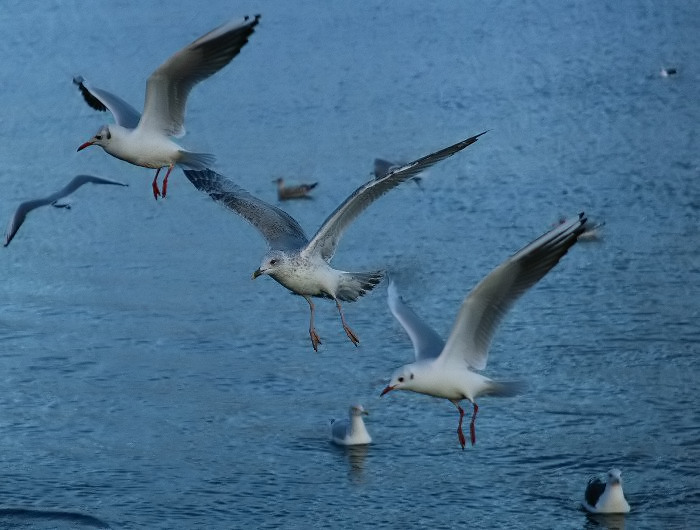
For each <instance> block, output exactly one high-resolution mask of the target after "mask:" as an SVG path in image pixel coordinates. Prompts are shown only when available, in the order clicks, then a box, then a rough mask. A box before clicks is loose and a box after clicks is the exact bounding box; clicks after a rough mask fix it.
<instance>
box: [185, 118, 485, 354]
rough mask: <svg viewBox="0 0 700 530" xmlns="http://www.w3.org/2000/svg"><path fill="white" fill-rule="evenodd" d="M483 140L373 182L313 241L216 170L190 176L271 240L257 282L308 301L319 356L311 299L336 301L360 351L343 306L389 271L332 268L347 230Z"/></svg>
mask: <svg viewBox="0 0 700 530" xmlns="http://www.w3.org/2000/svg"><path fill="white" fill-rule="evenodd" d="M482 134H485V132H483V133H480V134H477V135H476V136H472V137H470V138H467V139H466V140H463V141H461V142H459V143H456V144H454V145H451V146H449V147H446V148H445V149H442V150H440V151H437V152H435V153H432V154H430V155H427V156H424V157H422V158H419V159H418V160H416V161H414V162H410V163H408V164H405V165H404V166H401V167H399V168H397V169H395V170H393V171H391V172H390V173H389V174H387V175H385V176H384V177H382V178H380V179H374V178H373V179H370V180H369V181H368V182H366V183H364V184H363V185H361V186H360V187H359V188H357V189H356V190H355V191H354V192H352V194H351V195H350V196H349V197H348V198H347V199H345V200H344V201H343V203H342V204H341V205H340V206H338V208H336V210H335V211H334V212H333V213H332V214H331V215H330V216H328V218H327V219H326V220H325V221H324V222H323V224H322V225H321V227H320V228H319V229H318V232H316V235H314V236H313V237H312V238H311V239H310V240H309V238H308V237H306V234H305V233H304V230H303V229H302V228H301V226H300V225H299V223H298V222H297V221H296V220H295V219H294V218H293V217H291V216H290V215H289V214H288V213H287V212H285V211H283V210H280V209H279V208H277V207H275V206H272V205H271V204H268V203H267V202H265V201H263V200H261V199H258V198H257V197H254V196H253V195H251V194H250V193H248V192H247V191H245V190H243V189H242V188H240V187H239V186H237V185H235V184H234V183H233V182H232V181H230V180H229V179H227V178H226V177H224V176H222V175H219V174H218V173H216V172H214V171H212V170H211V169H205V170H192V169H186V170H184V172H185V175H186V176H187V178H188V179H189V181H190V182H191V183H192V184H194V186H195V187H196V188H197V189H199V190H201V191H203V192H204V193H207V194H209V196H210V197H211V198H212V199H214V201H216V202H219V203H221V204H223V205H224V206H225V207H227V208H228V209H230V210H232V211H233V212H235V213H237V214H239V215H240V216H241V217H243V218H244V219H245V220H246V221H248V222H249V223H250V224H251V225H253V227H255V228H256V229H257V230H258V231H260V233H261V234H262V236H263V237H264V238H265V239H266V240H267V243H268V247H269V248H268V252H267V253H266V254H265V256H264V257H263V259H262V263H261V264H260V267H259V268H258V269H257V270H256V271H255V272H254V273H253V279H255V278H257V277H258V276H261V275H263V274H266V275H268V276H271V277H272V278H273V279H274V280H276V281H277V282H279V283H280V284H282V285H283V286H284V287H286V288H287V289H289V290H290V291H292V292H293V293H295V294H298V295H299V296H303V297H304V298H305V299H306V301H307V302H308V304H309V308H310V309H311V317H310V322H309V336H310V337H311V345H312V346H313V349H314V351H318V345H319V344H321V338H320V337H319V335H318V333H317V332H316V328H315V327H314V311H315V309H314V303H313V301H312V300H311V297H312V296H316V297H321V298H331V299H332V300H334V301H335V305H336V307H337V309H338V313H339V314H340V319H341V322H342V324H343V329H344V330H345V333H346V335H347V336H348V338H349V339H350V340H351V341H352V343H353V344H354V345H355V346H357V345H358V344H359V342H360V340H359V339H358V338H357V335H356V334H355V332H354V331H353V330H352V329H350V327H349V326H348V325H347V322H346V321H345V316H344V315H343V310H342V308H341V306H340V302H341V301H343V302H346V301H347V302H352V301H355V300H357V299H358V298H359V297H361V296H362V295H364V294H365V293H366V292H367V291H370V290H372V289H373V288H374V287H375V286H376V285H377V284H378V283H379V282H380V281H381V279H382V277H383V275H384V272H383V271H373V272H346V271H342V270H337V269H334V268H332V267H331V266H330V265H329V263H330V260H331V259H332V258H333V255H334V254H335V251H336V248H337V246H338V242H339V241H340V238H341V236H342V235H343V232H344V231H345V230H346V228H347V227H348V226H349V225H350V223H351V222H352V221H353V220H355V218H356V217H357V216H358V215H360V213H362V212H363V211H364V210H365V208H367V207H368V206H369V205H370V204H372V203H373V202H374V201H375V200H376V199H378V198H379V197H381V196H382V195H384V194H385V193H386V192H387V191H389V190H391V189H393V188H395V187H396V186H398V185H399V184H401V183H402V182H404V181H406V180H408V179H410V178H412V177H414V176H415V175H417V174H418V173H420V172H421V171H423V170H424V169H426V168H428V167H430V166H432V165H433V164H435V163H437V162H439V161H441V160H444V159H445V158H447V157H450V156H452V155H453V154H455V153H457V152H459V151H461V150H462V149H464V148H465V147H467V146H469V145H471V144H473V143H474V142H476V141H477V139H478V138H479V136H481V135H482Z"/></svg>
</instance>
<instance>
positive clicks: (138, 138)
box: [73, 15, 260, 199]
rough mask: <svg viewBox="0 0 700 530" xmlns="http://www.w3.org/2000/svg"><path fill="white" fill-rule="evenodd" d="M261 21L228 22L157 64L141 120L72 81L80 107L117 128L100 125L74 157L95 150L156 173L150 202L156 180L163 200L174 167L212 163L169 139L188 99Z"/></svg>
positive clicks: (181, 126) (180, 127) (181, 130)
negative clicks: (109, 118)
mask: <svg viewBox="0 0 700 530" xmlns="http://www.w3.org/2000/svg"><path fill="white" fill-rule="evenodd" d="M259 20H260V15H256V16H254V17H252V18H251V17H247V16H246V17H245V18H244V19H243V20H242V21H241V20H240V19H236V20H232V21H230V22H227V23H226V24H224V25H222V26H220V27H218V28H216V29H214V30H212V31H210V32H209V33H207V34H206V35H204V36H202V37H200V38H198V39H197V40H195V41H194V42H193V43H192V44H190V45H189V46H186V47H185V48H183V49H182V50H180V51H178V52H177V53H175V54H174V55H173V56H172V57H170V58H169V59H168V60H167V61H165V62H164V63H163V64H161V65H160V66H159V67H158V68H157V69H156V70H155V71H154V72H153V73H152V74H151V75H150V77H149V78H148V82H147V83H146V101H145V104H144V108H143V115H141V114H139V113H138V111H136V109H134V108H133V107H132V106H131V105H129V104H128V103H126V102H125V101H124V100H123V99H121V98H120V97H118V96H115V95H114V94H111V93H110V92H107V91H106V90H102V89H100V88H95V87H93V86H91V85H90V84H89V83H87V82H86V81H85V80H84V79H83V78H82V77H75V78H74V79H73V83H75V84H76V85H78V88H79V89H80V92H81V93H82V94H83V97H84V98H85V101H86V102H87V103H88V105H90V106H91V107H92V108H93V109H96V110H99V111H105V110H108V111H110V112H111V113H112V115H113V116H114V119H115V121H116V122H117V123H116V124H112V125H103V126H102V127H101V128H100V130H99V131H97V134H95V136H93V137H92V138H91V139H90V140H89V141H87V142H85V143H84V144H82V145H81V146H80V147H78V151H81V150H82V149H85V148H86V147H88V146H91V145H99V146H100V147H102V149H104V150H105V151H107V152H108V153H109V154H110V155H112V156H114V157H116V158H119V159H120V160H124V161H126V162H129V163H131V164H134V165H137V166H142V167H148V168H153V169H156V175H155V177H154V179H153V184H152V187H153V196H154V197H155V198H156V199H158V196H159V195H161V190H159V189H158V174H159V173H160V170H161V168H163V167H167V168H168V171H167V173H166V174H165V178H164V179H163V189H162V196H163V197H165V195H166V193H167V191H168V177H169V176H170V172H171V171H172V169H173V167H174V166H175V165H176V164H179V165H181V166H185V167H191V168H197V169H203V168H205V167H207V166H209V165H211V164H212V163H213V162H214V157H213V156H212V155H210V154H206V153H193V152H191V151H186V150H184V149H182V148H181V147H180V146H179V145H178V144H176V143H175V142H173V141H172V140H171V139H170V138H169V137H170V136H175V137H177V138H179V137H181V136H183V135H184V134H185V107H186V104H187V96H188V95H189V93H190V90H192V87H194V86H195V85H196V84H197V83H199V82H200V81H203V80H204V79H206V78H208V77H209V76H211V75H213V74H215V73H216V72H218V71H219V70H221V69H222V68H223V67H224V66H226V65H227V64H228V63H229V62H230V61H231V60H232V59H233V58H234V57H235V56H236V55H238V52H240V50H241V48H242V47H243V46H245V44H246V43H247V42H248V37H250V35H252V33H253V31H254V29H255V26H257V24H258V21H259Z"/></svg>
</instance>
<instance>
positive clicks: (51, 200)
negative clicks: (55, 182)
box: [5, 175, 128, 246]
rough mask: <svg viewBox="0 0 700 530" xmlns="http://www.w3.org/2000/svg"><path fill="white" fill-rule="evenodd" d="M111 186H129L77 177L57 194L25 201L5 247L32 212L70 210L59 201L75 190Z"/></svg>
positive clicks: (88, 176) (19, 209) (7, 234)
mask: <svg viewBox="0 0 700 530" xmlns="http://www.w3.org/2000/svg"><path fill="white" fill-rule="evenodd" d="M88 183H91V184H111V185H114V186H128V184H123V183H121V182H117V181H116V180H109V179H105V178H101V177H94V176H92V175H77V176H76V177H74V178H73V179H72V180H71V181H70V182H69V183H68V184H66V185H65V186H64V187H63V188H61V189H60V190H58V191H57V192H55V193H52V194H51V195H49V196H47V197H44V198H43V199H33V200H30V201H25V202H23V203H21V204H20V205H19V206H18V207H17V209H16V210H15V213H14V215H13V216H12V219H10V223H9V224H8V225H7V231H6V232H5V246H7V245H9V244H10V241H12V238H14V237H15V234H17V230H19V227H20V226H22V223H24V219H25V218H26V217H27V214H28V213H29V212H31V211H32V210H34V209H36V208H39V207H41V206H48V205H51V206H55V207H56V208H68V209H70V205H68V204H59V203H58V200H59V199H62V198H63V197H65V196H67V195H70V194H71V193H73V192H74V191H75V190H77V189H78V188H79V187H80V186H82V185H83V184H88Z"/></svg>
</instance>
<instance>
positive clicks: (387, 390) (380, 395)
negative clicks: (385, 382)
mask: <svg viewBox="0 0 700 530" xmlns="http://www.w3.org/2000/svg"><path fill="white" fill-rule="evenodd" d="M391 390H394V387H393V386H387V387H386V388H385V389H384V390H382V393H381V394H379V397H382V396H383V395H384V394H386V393H387V392H390V391H391Z"/></svg>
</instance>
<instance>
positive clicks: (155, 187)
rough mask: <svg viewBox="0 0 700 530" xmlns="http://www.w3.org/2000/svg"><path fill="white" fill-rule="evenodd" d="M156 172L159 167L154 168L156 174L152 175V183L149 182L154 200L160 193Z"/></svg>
mask: <svg viewBox="0 0 700 530" xmlns="http://www.w3.org/2000/svg"><path fill="white" fill-rule="evenodd" d="M158 173H160V168H158V169H157V170H156V176H155V177H153V183H152V184H151V186H152V187H153V198H154V199H155V200H158V196H159V195H160V190H159V189H158Z"/></svg>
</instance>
